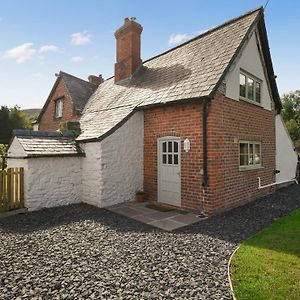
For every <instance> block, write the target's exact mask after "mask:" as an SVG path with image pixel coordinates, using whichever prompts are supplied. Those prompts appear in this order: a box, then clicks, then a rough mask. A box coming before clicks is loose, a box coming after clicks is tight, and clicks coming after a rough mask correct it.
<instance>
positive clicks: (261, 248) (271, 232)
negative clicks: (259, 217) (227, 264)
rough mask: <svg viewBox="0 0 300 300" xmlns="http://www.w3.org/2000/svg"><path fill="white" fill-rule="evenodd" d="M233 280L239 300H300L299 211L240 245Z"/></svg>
mask: <svg viewBox="0 0 300 300" xmlns="http://www.w3.org/2000/svg"><path fill="white" fill-rule="evenodd" d="M231 280H232V285H233V289H234V293H235V296H236V298H237V299H238V300H243V299H289V300H291V299H297V300H298V299H300V209H299V210H296V211H294V212H292V213H291V214H289V215H288V216H286V217H283V218H281V219H279V220H277V221H276V222H274V223H273V224H272V225H271V226H270V227H268V228H266V229H265V230H263V231H261V232H259V233H257V234H256V235H254V236H253V237H251V238H250V239H248V240H247V241H246V242H244V243H243V244H242V245H241V247H240V248H239V249H238V251H237V252H236V254H235V255H234V257H233V258H232V261H231Z"/></svg>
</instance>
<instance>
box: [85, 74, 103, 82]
mask: <svg viewBox="0 0 300 300" xmlns="http://www.w3.org/2000/svg"><path fill="white" fill-rule="evenodd" d="M88 80H89V82H90V83H92V84H95V85H100V84H101V83H102V82H103V81H104V79H103V78H102V75H101V74H100V75H99V76H96V75H90V76H89V77H88Z"/></svg>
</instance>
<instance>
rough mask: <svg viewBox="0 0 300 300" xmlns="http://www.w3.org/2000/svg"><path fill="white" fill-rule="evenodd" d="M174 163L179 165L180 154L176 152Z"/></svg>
mask: <svg viewBox="0 0 300 300" xmlns="http://www.w3.org/2000/svg"><path fill="white" fill-rule="evenodd" d="M174 165H178V154H174Z"/></svg>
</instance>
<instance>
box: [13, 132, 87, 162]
mask: <svg viewBox="0 0 300 300" xmlns="http://www.w3.org/2000/svg"><path fill="white" fill-rule="evenodd" d="M14 136H15V138H17V139H18V141H19V142H20V144H21V146H22V148H23V150H24V151H25V153H26V156H25V157H27V158H30V157H48V156H84V152H83V151H82V149H81V148H80V146H79V145H78V144H77V143H76V141H75V139H74V136H73V135H72V134H68V133H67V134H66V135H65V136H62V135H61V134H60V133H58V132H45V131H30V130H15V131H14ZM9 149H10V147H9ZM8 157H14V153H13V151H12V152H11V153H10V152H8Z"/></svg>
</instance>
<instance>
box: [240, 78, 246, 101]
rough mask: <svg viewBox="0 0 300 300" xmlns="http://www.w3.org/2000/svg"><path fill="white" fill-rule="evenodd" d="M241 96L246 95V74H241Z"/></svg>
mask: <svg viewBox="0 0 300 300" xmlns="http://www.w3.org/2000/svg"><path fill="white" fill-rule="evenodd" d="M240 96H242V97H246V76H245V75H243V74H240Z"/></svg>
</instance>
